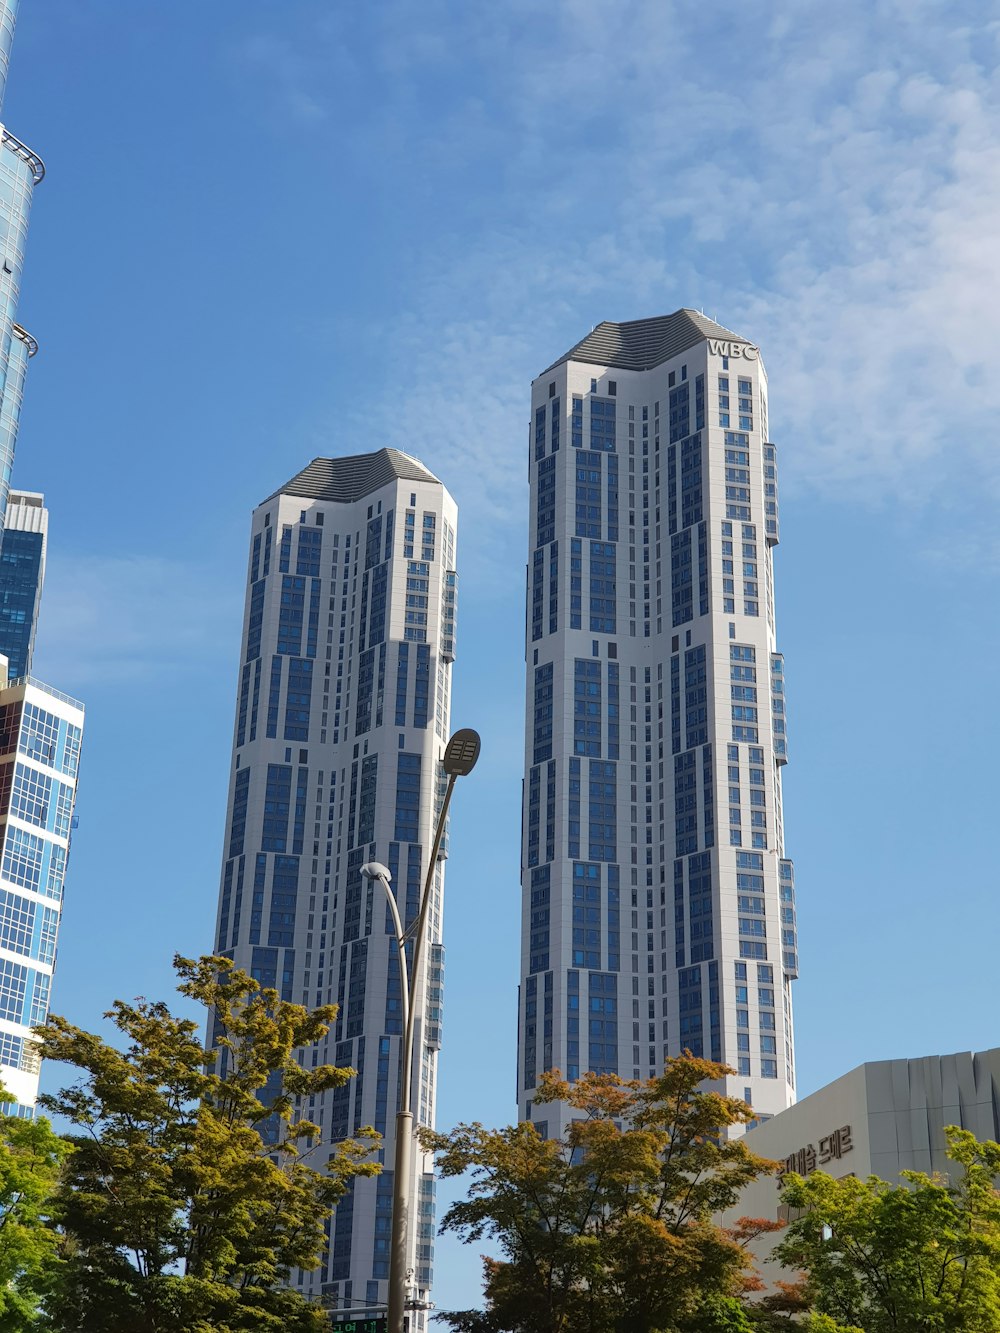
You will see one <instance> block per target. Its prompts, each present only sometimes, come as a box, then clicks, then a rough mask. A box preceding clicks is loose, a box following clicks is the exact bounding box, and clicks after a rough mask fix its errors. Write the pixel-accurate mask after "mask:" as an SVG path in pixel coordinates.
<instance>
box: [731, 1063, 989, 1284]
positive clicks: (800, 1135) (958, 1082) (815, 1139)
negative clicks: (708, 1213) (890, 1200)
mask: <svg viewBox="0 0 1000 1333" xmlns="http://www.w3.org/2000/svg"><path fill="white" fill-rule="evenodd" d="M949 1125H957V1126H958V1127H959V1128H960V1129H967V1130H969V1131H970V1133H972V1134H974V1135H975V1137H976V1138H977V1139H979V1140H985V1139H991V1140H994V1141H995V1140H996V1139H997V1137H998V1135H1000V1129H998V1127H1000V1049H994V1050H989V1051H976V1052H970V1051H961V1052H959V1053H958V1054H956V1055H928V1056H924V1057H922V1058H920V1059H912V1060H877V1061H873V1062H872V1063H870V1064H866V1065H859V1066H858V1068H857V1069H852V1070H851V1071H850V1073H847V1074H844V1075H842V1077H840V1078H838V1079H836V1080H835V1081H834V1082H833V1083H828V1084H827V1085H826V1087H823V1088H820V1089H819V1090H818V1091H817V1092H813V1093H810V1095H809V1096H808V1097H803V1098H802V1100H801V1101H800V1102H797V1103H796V1104H795V1105H794V1106H792V1107H790V1108H789V1109H788V1110H786V1111H783V1112H782V1113H781V1114H780V1115H777V1116H775V1117H774V1118H773V1119H771V1120H768V1121H767V1122H766V1123H765V1124H762V1125H759V1126H757V1127H755V1128H754V1129H751V1130H750V1131H748V1133H747V1136H746V1140H747V1146H748V1147H749V1148H751V1150H752V1151H753V1152H756V1153H759V1154H760V1155H761V1156H762V1157H768V1158H770V1159H772V1160H773V1161H778V1162H780V1163H781V1164H782V1171H781V1175H779V1176H777V1177H775V1176H762V1177H761V1178H760V1179H759V1180H756V1181H754V1182H753V1184H751V1185H748V1186H747V1188H746V1189H745V1190H744V1191H743V1193H742V1195H741V1196H740V1199H739V1202H738V1203H737V1204H736V1205H735V1206H734V1207H733V1208H732V1209H730V1210H729V1211H728V1212H727V1213H725V1214H723V1215H722V1216H721V1217H720V1219H719V1220H720V1221H721V1222H722V1223H723V1225H732V1224H733V1223H734V1222H735V1221H736V1219H737V1218H739V1217H764V1218H767V1219H769V1220H770V1221H776V1222H787V1221H788V1209H787V1206H785V1205H783V1204H782V1202H781V1176H782V1175H784V1174H785V1173H786V1172H789V1171H795V1172H797V1173H798V1174H799V1175H803V1176H806V1175H810V1174H811V1173H812V1172H813V1171H825V1172H826V1173H827V1175H830V1176H834V1177H836V1178H840V1177H842V1176H851V1175H853V1176H857V1177H858V1178H859V1179H861V1180H865V1179H867V1177H868V1176H870V1175H875V1176H879V1177H880V1178H881V1179H882V1180H887V1181H889V1182H890V1183H891V1184H894V1185H895V1184H898V1183H899V1178H900V1173H901V1172H902V1171H923V1172H925V1173H926V1174H928V1175H933V1174H940V1175H942V1176H949V1175H951V1176H954V1175H955V1170H956V1168H955V1165H954V1163H952V1162H951V1161H949V1159H948V1156H947V1146H948V1145H947V1140H946V1139H945V1133H944V1131H945V1128H946V1127H947V1126H949ZM959 1170H960V1168H959ZM780 1239H781V1238H780V1236H779V1237H773V1236H772V1237H770V1238H767V1239H763V1240H761V1241H760V1242H758V1243H757V1244H755V1246H754V1249H755V1252H756V1254H757V1257H758V1258H759V1259H760V1260H761V1261H763V1272H764V1274H765V1276H766V1277H767V1278H768V1279H769V1280H770V1281H772V1282H773V1281H775V1280H782V1279H783V1280H785V1281H788V1280H789V1274H788V1273H787V1272H785V1271H783V1270H782V1269H781V1267H780V1266H779V1265H778V1264H776V1263H768V1262H767V1260H768V1256H769V1255H770V1252H771V1250H772V1249H773V1247H774V1244H775V1243H776V1240H780Z"/></svg>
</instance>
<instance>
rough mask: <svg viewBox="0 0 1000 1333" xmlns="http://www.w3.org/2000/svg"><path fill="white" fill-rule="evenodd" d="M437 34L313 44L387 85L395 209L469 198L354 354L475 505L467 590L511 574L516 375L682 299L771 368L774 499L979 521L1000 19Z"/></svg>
mask: <svg viewBox="0 0 1000 1333" xmlns="http://www.w3.org/2000/svg"><path fill="white" fill-rule="evenodd" d="M420 29H421V30H420V32H416V31H415V29H414V21H413V17H412V11H411V10H410V8H409V6H408V5H406V4H405V3H403V4H399V5H387V6H385V7H379V8H378V9H377V10H376V11H375V12H374V13H370V14H369V15H368V19H367V26H364V27H363V28H359V29H357V30H354V31H353V32H349V33H347V34H346V35H345V33H344V32H342V31H340V30H339V29H336V28H333V27H330V26H325V27H324V28H323V29H322V30H321V32H320V38H321V40H324V41H325V42H326V43H327V44H328V46H329V48H330V49H332V48H333V46H336V47H337V54H336V58H337V60H338V61H339V62H340V63H341V64H345V63H346V64H347V65H348V66H350V67H351V68H352V69H354V68H357V67H360V66H362V65H364V63H365V61H366V60H367V61H368V62H369V65H370V68H371V70H372V71H373V77H374V78H375V79H376V86H375V87H374V88H373V89H372V92H373V96H372V97H371V98H370V99H369V102H370V105H372V106H373V107H374V108H375V109H374V110H372V111H371V112H369V113H368V114H367V117H362V118H361V119H360V120H358V121H356V122H354V123H352V124H351V127H350V137H351V142H352V145H353V150H354V152H355V153H356V154H359V155H364V154H368V155H369V156H370V157H371V160H372V161H373V162H374V163H376V164H377V170H378V172H379V173H380V175H381V176H383V177H385V178H393V179H398V181H399V189H400V203H401V207H403V208H406V207H408V206H409V207H411V208H414V209H419V208H421V207H425V206H426V207H430V204H429V203H427V202H426V201H428V200H432V199H433V198H434V196H435V194H436V192H444V193H445V194H446V195H447V197H448V198H449V199H450V200H453V201H454V207H453V220H452V221H451V224H450V226H448V225H446V226H445V227H444V228H443V230H442V231H441V233H440V235H439V237H438V238H437V244H436V245H435V246H434V248H433V250H428V248H427V244H426V242H425V243H424V244H423V248H422V249H421V250H420V251H419V262H417V263H416V264H414V265H413V270H412V271H413V273H414V274H415V275H416V276H414V277H413V278H412V279H411V280H410V282H409V285H408V286H407V288H406V289H405V290H403V291H401V292H400V309H401V315H400V318H399V319H398V321H396V322H395V323H394V324H393V325H391V326H390V327H389V328H388V329H386V328H382V327H380V328H379V329H377V330H376V329H374V328H372V329H369V330H367V331H364V330H361V331H360V336H362V337H364V336H367V337H369V338H370V339H371V341H372V343H373V345H374V344H375V343H376V342H377V344H378V355H379V356H380V357H381V358H382V359H383V361H384V364H385V379H384V393H383V397H382V411H381V414H376V418H375V421H374V423H373V422H372V417H371V415H370V414H369V413H368V411H367V409H366V413H365V420H366V421H367V422H368V424H369V426H372V425H373V424H374V431H373V433H374V435H375V437H376V440H375V442H374V443H373V445H372V447H377V443H391V444H394V445H397V446H398V447H401V448H404V449H407V450H408V451H409V452H411V453H415V454H417V455H418V456H420V457H422V458H423V459H424V460H425V461H426V462H427V463H428V465H429V466H431V467H433V468H436V469H437V470H438V471H439V472H440V473H441V474H442V475H443V477H444V479H445V480H446V481H447V482H449V484H450V485H451V486H452V488H453V489H454V490H455V491H456V492H457V493H458V498H459V501H460V503H461V504H462V509H463V533H464V539H463V555H464V557H465V559H466V560H468V559H469V556H470V546H469V543H468V538H469V535H470V532H471V533H473V534H474V546H473V548H472V552H471V553H472V556H473V563H474V564H475V565H476V566H477V573H479V574H482V573H484V572H485V571H486V570H487V569H488V568H489V567H490V566H491V565H493V566H494V567H495V563H496V560H497V558H498V557H500V556H503V557H504V559H509V558H510V557H512V556H514V555H516V558H517V559H518V560H523V558H524V550H525V542H524V526H523V525H524V521H525V512H524V511H525V456H526V449H525V440H526V429H527V425H526V423H527V383H528V380H529V379H530V378H531V377H532V376H533V375H535V374H537V373H538V372H539V371H540V370H541V369H542V368H543V367H544V365H546V364H547V363H548V362H550V361H551V360H553V359H554V358H555V357H556V356H558V355H559V354H560V353H562V352H563V351H565V350H566V349H567V348H568V347H569V346H570V345H572V343H573V342H574V341H576V339H578V338H579V337H580V336H581V335H582V334H583V333H584V332H586V330H587V329H588V328H589V327H590V326H591V325H592V324H593V323H595V322H597V321H598V320H600V319H605V318H611V319H616V318H618V319H628V318H635V317H638V316H641V315H647V314H655V313H663V312H665V311H667V310H670V309H673V308H676V307H677V306H678V305H695V306H699V307H702V308H704V309H706V311H707V312H708V313H710V314H712V315H713V316H715V317H716V318H718V319H719V320H720V321H721V322H722V323H724V324H727V325H729V326H730V327H733V328H735V329H737V330H738V331H741V332H745V333H746V334H747V335H748V336H751V337H753V338H754V339H755V340H756V341H758V342H759V343H760V344H761V345H762V347H763V350H764V356H765V362H766V364H767V367H768V370H769V374H770V377H771V387H772V413H771V418H772V429H773V431H774V434H775V437H776V438H777V439H778V440H779V442H780V443H782V444H783V446H784V447H783V450H782V467H783V476H784V482H785V486H786V490H794V489H814V490H817V491H821V492H823V493H824V494H826V495H827V496H843V497H845V498H848V499H850V500H851V501H857V500H864V501H868V502H879V503H881V502H887V503H888V502H901V503H904V504H907V505H909V506H911V507H930V508H931V509H933V508H934V506H936V505H939V504H940V503H941V500H942V497H943V496H944V495H946V494H947V495H949V496H950V497H951V500H950V503H952V504H954V505H955V506H957V507H958V509H959V510H963V511H966V517H967V520H968V521H970V522H985V521H987V518H986V514H985V509H984V510H983V512H979V513H977V507H978V506H979V504H980V500H979V497H980V496H989V497H995V494H996V491H997V489H998V488H1000V452H998V451H996V450H995V448H994V447H993V426H992V423H993V421H994V420H995V417H996V413H997V410H998V408H1000V380H998V379H997V377H996V376H995V375H994V374H993V373H992V349H993V347H994V346H996V345H997V342H998V338H1000V251H998V249H997V247H996V244H995V239H994V238H995V237H996V236H997V234H1000V146H998V145H1000V76H998V74H997V64H998V62H997V59H996V56H997V54H998V35H1000V25H998V24H997V23H987V22H984V21H983V19H982V16H981V13H980V10H979V7H978V6H977V5H975V4H973V3H971V0H964V2H963V0H959V3H957V4H953V5H951V6H949V7H947V8H942V7H941V6H939V5H937V4H934V3H931V2H930V0H923V2H919V0H918V3H909V2H907V3H903V2H902V0H876V3H869V0H848V3H845V4H843V5H841V6H840V7H838V11H837V23H836V24H835V25H830V23H829V22H828V21H827V18H826V16H825V14H824V13H823V12H821V11H818V10H817V9H816V8H815V6H813V5H811V4H808V3H805V2H804V0H785V3H779V4H778V5H776V6H774V7H773V8H772V11H771V17H770V19H769V22H768V24H767V26H764V24H763V23H762V22H761V18H760V14H759V12H757V11H752V10H747V11H739V12H737V11H721V10H718V9H715V10H710V11H706V10H703V9H699V10H692V9H690V8H689V7H686V6H674V5H671V4H667V3H664V0H628V3H624V4H623V5H621V6H617V7H612V8H611V9H609V8H608V6H607V5H605V4H603V3H598V0H562V3H557V4H555V5H553V6H550V7H549V8H548V10H545V11H543V12H540V11H538V10H537V7H534V6H530V5H528V4H527V3H526V0H507V3H506V4H500V5H494V6H489V7H487V8H485V9H484V8H483V7H482V6H471V7H470V6H460V5H458V4H456V3H453V2H452V0H435V3H433V4H431V5H430V6H429V7H427V8H426V9H425V10H424V11H423V12H422V17H421V23H420ZM365 43H367V44H368V47H367V49H366V50H362V49H361V48H362V46H363V45H364V44H365ZM320 63H321V62H320ZM316 68H318V65H317V66H316ZM314 74H315V69H314ZM290 77H291V76H290ZM311 77H314V75H313V76H311ZM305 91H306V92H308V94H309V95H310V96H319V95H320V94H319V92H318V91H317V87H316V85H315V83H314V82H310V81H309V79H306V80H305ZM466 180H468V182H469V184H468V186H467V187H466ZM435 216H437V215H435ZM358 424H359V427H360V425H361V422H360V419H359V423H358ZM949 521H951V520H950V519H949ZM480 566H481V568H479V567H480Z"/></svg>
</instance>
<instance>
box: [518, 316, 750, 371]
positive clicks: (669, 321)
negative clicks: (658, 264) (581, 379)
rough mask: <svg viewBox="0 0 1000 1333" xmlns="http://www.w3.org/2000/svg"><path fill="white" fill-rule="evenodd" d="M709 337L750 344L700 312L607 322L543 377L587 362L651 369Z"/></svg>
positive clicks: (630, 368) (561, 358)
mask: <svg viewBox="0 0 1000 1333" xmlns="http://www.w3.org/2000/svg"><path fill="white" fill-rule="evenodd" d="M706 338H725V339H727V340H732V341H736V342H748V341H749V339H747V338H744V337H742V336H741V335H740V334H738V333H733V331H732V330H731V329H724V328H723V327H722V325H721V324H716V322H715V320H713V319H709V318H708V316H707V315H702V314H701V313H699V311H697V310H686V309H685V310H675V311H674V313H673V314H672V315H657V316H655V317H654V318H653V319H632V320H629V321H628V323H626V324H614V323H612V321H611V320H608V319H606V320H604V321H603V322H602V323H600V324H598V325H597V327H596V328H595V329H593V330H592V332H590V333H588V334H587V336H586V338H583V339H582V340H581V341H580V342H578V343H577V345H576V346H575V347H571V348H570V350H569V351H568V352H567V353H566V355H565V356H561V357H560V358H559V360H558V361H553V363H552V365H551V366H548V367H547V368H546V370H543V371H542V374H543V375H545V374H546V373H547V372H548V371H549V370H554V369H555V367H556V366H561V365H562V363H563V362H564V361H587V362H589V363H590V364H591V365H595V366H609V367H610V366H614V367H615V368H616V369H618V370H652V368H653V367H654V366H659V365H662V364H663V362H664V361H669V360H670V359H671V357H675V356H679V355H680V354H681V352H686V351H687V349H688V348H689V347H694V346H696V344H698V343H700V342H703V341H704V340H705V339H706Z"/></svg>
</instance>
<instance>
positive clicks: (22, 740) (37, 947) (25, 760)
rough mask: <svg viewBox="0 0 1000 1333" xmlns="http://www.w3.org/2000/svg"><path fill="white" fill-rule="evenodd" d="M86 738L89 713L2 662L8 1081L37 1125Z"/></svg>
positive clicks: (1, 996)
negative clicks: (38, 1047) (35, 1038)
mask: <svg viewBox="0 0 1000 1333" xmlns="http://www.w3.org/2000/svg"><path fill="white" fill-rule="evenodd" d="M82 738H83V704H81V703H78V702H77V700H76V699H71V698H70V697H69V695H68V694H61V693H60V692H59V691H58V690H53V689H51V688H50V687H49V686H48V685H42V684H41V683H40V682H38V681H35V680H32V679H31V677H24V678H22V679H20V680H16V681H14V682H12V683H8V680H7V660H6V658H4V657H0V839H2V843H0V846H2V853H0V1081H2V1082H3V1085H4V1087H5V1088H6V1089H7V1091H8V1092H10V1093H12V1094H13V1095H14V1097H15V1098H16V1099H17V1100H16V1102H15V1103H14V1104H5V1105H4V1106H3V1107H2V1108H0V1109H2V1110H3V1111H4V1112H5V1113H6V1114H8V1115H18V1116H23V1117H25V1118H30V1117H31V1116H33V1115H34V1106H35V1098H36V1096H37V1093H38V1073H39V1060H38V1056H37V1054H36V1053H35V1049H34V1046H33V1043H32V1040H31V1029H32V1028H33V1027H36V1026H37V1025H38V1024H39V1023H44V1022H45V1020H46V1018H47V1017H48V1012H49V992H50V990H51V986H52V973H53V970H54V968H55V958H56V939H57V936H58V933H59V918H60V915H61V912H62V896H63V884H64V882H65V878H66V863H67V860H68V858H69V846H70V835H71V829H72V826H73V807H74V805H75V802H76V784H77V777H78V773H79V767H80V745H81V741H82Z"/></svg>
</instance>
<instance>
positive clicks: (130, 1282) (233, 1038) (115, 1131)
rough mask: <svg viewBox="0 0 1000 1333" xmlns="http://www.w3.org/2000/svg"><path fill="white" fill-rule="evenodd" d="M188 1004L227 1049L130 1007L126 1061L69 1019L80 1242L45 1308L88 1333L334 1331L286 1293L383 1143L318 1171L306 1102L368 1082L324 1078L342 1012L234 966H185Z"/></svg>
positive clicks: (67, 1103) (61, 1200)
mask: <svg viewBox="0 0 1000 1333" xmlns="http://www.w3.org/2000/svg"><path fill="white" fill-rule="evenodd" d="M175 967H176V969H177V972H178V974H179V975H180V977H181V984H180V986H179V987H178V989H179V991H180V992H181V994H183V995H185V996H187V997H189V998H190V999H193V1000H195V1001H197V1002H199V1003H200V1004H202V1005H203V1006H205V1008H206V1009H207V1010H208V1011H209V1013H210V1014H211V1015H212V1018H213V1022H214V1031H215V1049H214V1050H211V1051H209V1050H206V1049H205V1047H204V1046H203V1044H202V1043H201V1041H200V1040H199V1037H198V1032H199V1027H198V1025H197V1024H195V1023H194V1022H192V1021H190V1020H187V1019H180V1018H177V1017H175V1016H174V1015H172V1014H171V1013H170V1011H169V1010H168V1009H167V1007H166V1005H164V1004H162V1003H152V1002H149V1001H146V1000H138V1001H136V1002H135V1004H131V1005H130V1004H125V1003H123V1002H122V1001H117V1002H116V1003H115V1004H114V1006H113V1007H112V1009H111V1011H110V1013H109V1014H108V1015H107V1016H108V1017H109V1018H111V1019H112V1021H113V1022H114V1024H115V1026H116V1027H117V1028H118V1030H119V1031H120V1032H121V1033H122V1034H123V1035H124V1037H125V1038H126V1045H125V1049H124V1050H118V1049H116V1048H115V1047H114V1046H111V1045H109V1044H108V1043H107V1042H105V1041H103V1040H102V1039H101V1038H100V1037H97V1036H95V1035H93V1034H92V1033H89V1032H85V1031H83V1030H82V1029H80V1028H77V1027H74V1026H73V1025H72V1024H70V1023H68V1022H67V1021H66V1020H65V1019H63V1018H59V1017H51V1018H50V1019H49V1021H48V1022H47V1023H46V1024H45V1026H44V1027H42V1028H40V1029H39V1030H38V1033H37V1036H38V1038H39V1041H40V1044H41V1049H42V1054H43V1055H44V1057H45V1058H46V1059H49V1060H57V1061H62V1062H64V1063H66V1064H69V1065H72V1066H74V1067H75V1068H76V1069H78V1070H80V1071H81V1074H82V1078H81V1080H80V1082H79V1083H78V1084H76V1085H75V1086H72V1087H69V1088H65V1089H63V1091H62V1092H60V1093H59V1094H58V1095H57V1096H54V1097H49V1098H46V1099H44V1100H45V1102H46V1104H47V1106H48V1107H49V1108H50V1109H51V1110H53V1111H56V1112H58V1113H59V1114H60V1115H63V1116H65V1117H66V1118H67V1119H68V1120H70V1121H71V1122H72V1124H73V1125H74V1126H76V1127H77V1128H78V1130H79V1131H80V1132H79V1133H77V1134H75V1135H73V1136H72V1138H71V1143H72V1146H73V1151H72V1154H71V1156H70V1158H69V1161H68V1163H67V1168H66V1171H65V1173H64V1175H63V1179H62V1182H61V1184H60V1187H59V1190H58V1193H57V1196H56V1200H55V1208H56V1216H57V1219H58V1222H59V1225H60V1227H61V1228H63V1229H64V1231H65V1234H66V1238H67V1244H66V1252H65V1258H64V1260H63V1265H62V1273H61V1275H60V1280H59V1282H58V1283H56V1284H55V1285H54V1287H53V1290H52V1292H51V1293H50V1295H49V1297H48V1299H47V1301H46V1303H45V1308H46V1311H47V1315H48V1317H49V1319H50V1320H51V1322H50V1323H49V1325H48V1326H49V1327H51V1328H53V1329H67V1330H68V1329H73V1330H77V1331H78V1333H91V1331H93V1333H125V1331H126V1330H128V1333H160V1331H161V1330H163V1331H164V1333H165V1331H166V1330H170V1333H203V1330H204V1333H208V1330H213V1333H230V1331H231V1333H236V1330H254V1333H258V1331H259V1333H263V1331H264V1330H270V1329H273V1330H275V1333H278V1330H281V1331H282V1333H284V1330H293V1331H294V1333H299V1331H301V1333H305V1331H306V1330H312V1329H325V1328H327V1327H328V1323H327V1320H326V1316H325V1314H324V1313H323V1311H322V1310H321V1309H320V1308H319V1307H318V1306H316V1305H313V1304H312V1303H310V1302H309V1301H307V1300H306V1299H305V1298H304V1297H302V1296H301V1295H300V1294H298V1293H296V1292H294V1291H291V1290H288V1289H287V1288H283V1287H282V1285H281V1284H282V1283H283V1282H284V1281H285V1280H286V1279H287V1277H288V1275H289V1273H290V1271H291V1270H292V1269H293V1268H296V1267H301V1268H305V1269H311V1268H315V1267H316V1266H317V1265H318V1263H319V1261H320V1258H321V1256H322V1253H323V1249H324V1246H325V1234H324V1224H325V1222H326V1220H327V1218H328V1217H329V1214H330V1210H331V1209H332V1208H333V1207H334V1205H335V1204H336V1202H337V1200H338V1199H339V1198H340V1197H341V1196H342V1195H343V1193H344V1191H345V1189H346V1188H347V1185H348V1182H349V1180H350V1179H351V1178H352V1177H353V1176H356V1175H374V1174H376V1173H377V1171H378V1169H379V1168H378V1166H377V1165H375V1164H373V1163H371V1162H369V1161H368V1160H367V1158H368V1156H369V1153H370V1151H371V1148H372V1145H373V1144H374V1142H375V1140H376V1138H377V1136H376V1135H375V1134H374V1131H371V1130H364V1131H362V1138H363V1139H365V1140H367V1141H365V1142H362V1141H358V1140H350V1141H347V1142H345V1143H341V1144H340V1145H338V1148H337V1151H336V1153H335V1154H334V1156H333V1157H332V1158H331V1159H330V1160H329V1162H328V1163H327V1164H326V1170H325V1171H324V1170H322V1169H319V1168H320V1167H321V1166H322V1165H323V1164H322V1163H319V1164H317V1165H312V1164H310V1163H309V1162H308V1161H307V1160H306V1159H307V1157H308V1156H309V1154H310V1152H311V1151H313V1150H314V1147H315V1144H316V1141H317V1139H318V1135H319V1127H318V1126H317V1125H315V1124H313V1123H311V1122H310V1121H309V1120H306V1119H304V1118H302V1117H301V1116H300V1115H299V1113H298V1110H297V1105H298V1103H297V1099H299V1098H307V1097H309V1096H311V1095H312V1094H313V1093H318V1092H322V1091H325V1090H326V1089H328V1088H335V1087H338V1086H340V1085H341V1084H343V1083H344V1082H346V1081H347V1080H348V1079H349V1078H350V1077H352V1075H353V1073H354V1071H353V1070H351V1069H340V1068H336V1067H335V1066H332V1065H322V1066H320V1067H318V1068H315V1069H313V1068H306V1067H305V1066H304V1062H300V1061H299V1060H298V1059H297V1058H296V1051H308V1050H309V1049H310V1048H312V1047H313V1046H315V1045H316V1043H317V1042H319V1041H320V1040H321V1039H322V1037H323V1036H324V1035H325V1034H326V1032H327V1031H328V1029H329V1026H330V1023H331V1022H332V1020H333V1018H334V1017H335V1015H336V1007H335V1006H333V1005H327V1006H323V1007H321V1008H318V1009H314V1010H311V1011H310V1010H307V1009H305V1008H304V1007H302V1006H301V1005H296V1004H290V1003H288V1002H286V1001H284V1000H282V999H281V998H280V997H279V995H278V993H277V992H276V991H274V990H270V989H262V988H261V987H260V985H259V984H258V983H257V982H256V981H255V980H253V978H251V977H249V976H248V975H247V974H246V973H244V972H240V971H236V970H234V969H233V966H232V963H231V961H230V960H229V959H226V958H214V957H205V958H201V959H199V960H197V961H191V960H189V959H184V958H177V959H175Z"/></svg>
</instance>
